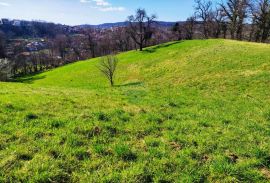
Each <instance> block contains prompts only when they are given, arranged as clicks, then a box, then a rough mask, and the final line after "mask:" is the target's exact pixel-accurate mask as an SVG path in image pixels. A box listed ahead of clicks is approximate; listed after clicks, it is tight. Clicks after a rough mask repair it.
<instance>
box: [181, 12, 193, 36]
mask: <svg viewBox="0 0 270 183" xmlns="http://www.w3.org/2000/svg"><path fill="white" fill-rule="evenodd" d="M195 24H196V18H195V16H191V17H189V18H188V19H187V20H186V22H185V24H184V25H183V26H184V31H185V39H188V40H191V39H193V36H194V29H195Z"/></svg>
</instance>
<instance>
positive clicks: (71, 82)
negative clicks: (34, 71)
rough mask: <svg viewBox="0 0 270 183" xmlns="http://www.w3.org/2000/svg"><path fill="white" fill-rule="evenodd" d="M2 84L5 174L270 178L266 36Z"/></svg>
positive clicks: (0, 132)
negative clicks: (112, 69)
mask: <svg viewBox="0 0 270 183" xmlns="http://www.w3.org/2000/svg"><path fill="white" fill-rule="evenodd" d="M118 58H119V60H120V62H119V68H118V72H117V76H116V84H117V86H116V87H114V88H111V87H109V84H108V82H107V81H106V80H105V79H104V78H103V76H102V75H101V74H100V72H99V71H98V69H97V64H98V61H99V59H93V60H89V61H82V62H77V63H75V64H70V65H67V66H64V67H61V68H58V69H55V70H52V71H49V72H45V73H42V74H38V75H36V76H34V77H28V78H21V79H20V80H19V81H20V82H17V83H0V125H1V126H0V182H270V143H269V142H270V95H269V94H270V92H269V89H270V45H266V44H256V43H247V42H237V41H229V40H194V41H183V42H176V43H168V44H164V45H160V46H157V47H151V48H148V49H146V50H145V51H143V52H136V51H131V52H127V53H122V54H120V55H118Z"/></svg>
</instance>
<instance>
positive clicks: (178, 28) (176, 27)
mask: <svg viewBox="0 0 270 183" xmlns="http://www.w3.org/2000/svg"><path fill="white" fill-rule="evenodd" d="M172 32H173V33H174V34H175V36H176V38H177V40H178V41H180V40H182V26H181V25H180V23H178V22H177V23H176V24H175V25H174V26H173V28H172Z"/></svg>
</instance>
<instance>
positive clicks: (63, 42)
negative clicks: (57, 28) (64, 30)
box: [55, 34, 68, 60]
mask: <svg viewBox="0 0 270 183" xmlns="http://www.w3.org/2000/svg"><path fill="white" fill-rule="evenodd" d="M67 43H68V38H67V36H66V35H64V34H59V35H57V36H56V38H55V46H56V48H57V50H58V52H59V53H60V56H61V58H62V59H63V60H65V56H66V48H67Z"/></svg>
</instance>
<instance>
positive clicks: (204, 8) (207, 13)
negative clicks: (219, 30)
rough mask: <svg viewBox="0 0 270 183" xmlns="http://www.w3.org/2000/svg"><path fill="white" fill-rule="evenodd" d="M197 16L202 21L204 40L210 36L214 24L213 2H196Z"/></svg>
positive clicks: (198, 0)
mask: <svg viewBox="0 0 270 183" xmlns="http://www.w3.org/2000/svg"><path fill="white" fill-rule="evenodd" d="M195 3H196V6H195V10H196V12H195V16H196V18H197V19H198V20H199V21H202V25H203V35H204V38H208V37H209V35H210V30H211V29H210V26H211V23H212V2H211V1H205V0H195Z"/></svg>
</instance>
